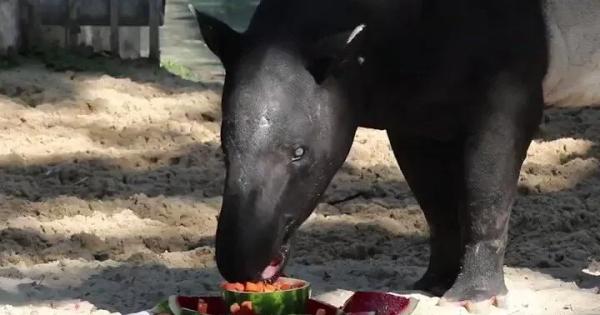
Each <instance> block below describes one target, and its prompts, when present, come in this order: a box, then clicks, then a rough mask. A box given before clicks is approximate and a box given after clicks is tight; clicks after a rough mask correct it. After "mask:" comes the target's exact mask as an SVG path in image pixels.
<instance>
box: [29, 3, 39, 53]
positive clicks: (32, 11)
mask: <svg viewBox="0 0 600 315" xmlns="http://www.w3.org/2000/svg"><path fill="white" fill-rule="evenodd" d="M28 2H29V3H28V12H27V20H28V21H27V23H28V25H27V49H28V50H29V51H34V50H36V49H38V48H40V46H41V40H42V38H41V37H40V35H41V32H42V18H41V16H40V1H39V0H29V1H28Z"/></svg>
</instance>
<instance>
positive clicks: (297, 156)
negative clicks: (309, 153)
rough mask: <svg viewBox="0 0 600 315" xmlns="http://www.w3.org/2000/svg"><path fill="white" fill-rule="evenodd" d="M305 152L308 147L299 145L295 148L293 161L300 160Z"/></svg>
mask: <svg viewBox="0 0 600 315" xmlns="http://www.w3.org/2000/svg"><path fill="white" fill-rule="evenodd" d="M304 153H306V149H305V148H304V147H303V146H297V147H296V148H295V149H294V154H293V157H292V161H299V160H300V159H302V157H303V156H304Z"/></svg>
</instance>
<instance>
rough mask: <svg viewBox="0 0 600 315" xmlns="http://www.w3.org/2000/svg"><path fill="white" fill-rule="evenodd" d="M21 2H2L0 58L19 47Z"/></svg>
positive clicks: (0, 3) (10, 0)
mask: <svg viewBox="0 0 600 315" xmlns="http://www.w3.org/2000/svg"><path fill="white" fill-rule="evenodd" d="M18 17H19V0H0V56H5V55H7V54H8V53H9V52H16V50H17V48H18V46H19V38H20V36H19V19H18Z"/></svg>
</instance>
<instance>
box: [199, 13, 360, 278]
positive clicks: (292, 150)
mask: <svg viewBox="0 0 600 315" xmlns="http://www.w3.org/2000/svg"><path fill="white" fill-rule="evenodd" d="M196 16H197V18H198V22H199V24H200V28H201V31H202V34H203V37H204V39H205V41H206V43H207V45H208V46H209V48H210V49H211V50H212V51H213V52H214V53H215V54H216V55H217V56H218V57H219V58H220V59H221V61H222V63H223V65H224V67H225V69H226V77H225V85H224V89H223V99H222V110H223V122H222V128H221V139H222V147H223V150H224V153H225V157H226V167H227V177H226V183H225V191H224V196H223V206H222V210H221V214H220V216H219V222H218V228H217V235H216V259H217V266H218V268H219V271H220V272H221V274H222V275H223V276H224V277H225V279H226V280H228V281H252V280H259V279H270V278H272V277H274V276H277V274H278V273H279V272H280V271H281V270H282V268H283V267H284V265H285V262H286V258H287V257H288V241H289V239H290V237H291V235H292V234H293V233H294V231H295V230H296V229H297V228H298V227H299V226H300V224H301V223H302V222H304V220H306V219H307V218H308V216H309V215H310V213H311V212H312V211H313V209H314V208H315V207H316V205H317V202H318V199H319V197H320V196H321V195H322V194H323V192H324V191H325V189H326V187H327V186H328V184H329V183H330V181H331V179H332V178H333V176H334V174H335V173H336V171H337V170H338V168H339V167H340V166H341V165H342V163H343V162H344V160H345V158H346V156H347V154H348V151H349V150H350V146H351V144H352V140H353V137H354V133H355V131H356V128H357V120H358V111H357V108H358V107H359V106H360V105H359V104H357V103H359V102H360V95H359V94H360V93H357V92H358V90H360V89H358V88H357V86H354V85H353V84H356V81H357V80H356V79H355V78H356V73H357V72H358V71H359V69H360V63H361V61H360V58H359V56H358V55H356V53H357V52H356V47H354V46H353V43H355V41H357V37H358V35H357V34H360V33H361V30H362V28H361V27H357V28H350V29H349V30H348V32H344V33H339V34H334V35H331V36H328V37H327V38H321V39H316V40H315V41H314V43H312V42H311V43H310V45H307V44H306V43H299V42H297V41H296V42H295V41H293V40H290V39H289V38H286V36H281V35H279V36H278V37H277V38H267V37H268V36H264V35H263V36H257V35H256V34H252V35H251V34H249V33H243V34H240V33H237V32H235V31H234V30H232V29H230V28H229V27H228V26H226V25H225V24H223V23H222V22H220V21H217V20H216V19H214V18H211V17H209V16H206V15H204V14H202V13H199V12H196ZM273 33H274V34H276V33H277V30H273ZM274 37H275V36H274ZM313 44H314V45H313ZM303 46H308V47H303Z"/></svg>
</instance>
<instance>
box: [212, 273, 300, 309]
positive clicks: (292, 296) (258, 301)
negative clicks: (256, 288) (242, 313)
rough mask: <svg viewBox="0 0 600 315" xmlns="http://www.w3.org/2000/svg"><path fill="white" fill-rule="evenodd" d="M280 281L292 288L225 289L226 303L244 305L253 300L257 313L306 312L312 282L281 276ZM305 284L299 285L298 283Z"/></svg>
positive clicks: (224, 297)
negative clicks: (244, 290) (264, 290)
mask: <svg viewBox="0 0 600 315" xmlns="http://www.w3.org/2000/svg"><path fill="white" fill-rule="evenodd" d="M278 281H282V282H286V283H289V284H290V285H291V287H292V289H289V290H282V291H275V292H239V291H229V290H224V291H223V299H224V300H225V305H226V306H227V307H231V306H232V305H234V304H238V305H242V303H243V302H246V301H250V302H252V311H253V312H254V314H256V315H288V314H306V307H307V303H308V300H309V298H310V284H309V283H308V282H306V281H302V280H297V279H292V278H279V280H278ZM298 282H302V283H303V285H302V286H300V287H297V285H296V284H297V283H298Z"/></svg>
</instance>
